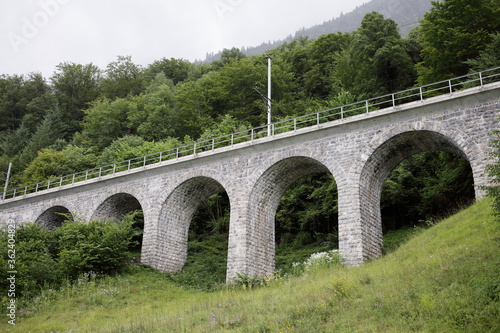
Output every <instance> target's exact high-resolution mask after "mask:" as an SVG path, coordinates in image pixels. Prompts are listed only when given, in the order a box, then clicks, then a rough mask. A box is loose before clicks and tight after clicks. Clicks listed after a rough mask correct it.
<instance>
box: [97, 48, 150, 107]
mask: <svg viewBox="0 0 500 333" xmlns="http://www.w3.org/2000/svg"><path fill="white" fill-rule="evenodd" d="M101 89H102V90H103V91H104V94H105V95H106V97H107V98H109V99H115V98H125V97H127V96H129V95H131V96H135V95H139V94H140V93H141V92H142V91H143V89H144V73H143V70H142V68H141V66H139V65H136V64H134V63H133V62H132V57H131V56H118V59H117V60H116V61H113V62H110V63H109V64H108V66H107V67H106V70H105V76H104V79H103V81H102V85H101Z"/></svg>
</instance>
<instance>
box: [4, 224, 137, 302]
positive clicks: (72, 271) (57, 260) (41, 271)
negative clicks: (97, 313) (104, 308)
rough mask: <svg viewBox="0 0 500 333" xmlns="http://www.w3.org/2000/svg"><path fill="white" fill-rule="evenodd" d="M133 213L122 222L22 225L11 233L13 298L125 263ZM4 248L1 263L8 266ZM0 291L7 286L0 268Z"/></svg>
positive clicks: (132, 236)
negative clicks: (53, 227)
mask: <svg viewBox="0 0 500 333" xmlns="http://www.w3.org/2000/svg"><path fill="white" fill-rule="evenodd" d="M140 232H141V231H140V230H137V229H136V228H134V220H133V218H132V215H130V216H127V217H125V218H124V219H123V220H122V221H121V222H106V221H92V222H90V223H83V222H75V221H66V222H65V223H63V224H62V226H61V227H60V228H58V229H56V230H54V231H49V230H47V229H45V228H43V227H41V226H39V225H37V224H23V225H21V226H19V227H18V229H17V231H16V235H15V241H16V242H15V251H16V269H17V280H16V293H17V297H19V296H21V295H23V296H26V297H28V296H30V295H33V294H37V293H38V292H39V291H40V289H41V288H42V287H52V288H57V287H58V286H60V285H61V283H63V282H66V281H73V280H75V279H76V278H78V277H79V276H81V275H82V274H87V275H88V274H95V275H97V274H99V275H102V274H110V273H114V272H116V271H117V270H119V269H120V268H122V267H124V266H125V265H126V264H127V263H128V261H129V259H130V258H131V256H132V253H131V252H130V250H131V249H133V248H134V246H135V245H136V242H137V241H136V240H135V237H136V236H137V233H140ZM7 235H8V234H7V230H1V233H0V244H1V246H2V248H3V249H7V242H8V237H7ZM7 255H8V254H7V252H6V251H2V256H1V257H0V262H1V263H2V267H7V265H6V264H7V260H8V257H7ZM0 277H1V279H0V280H1V281H0V290H2V293H1V294H2V295H5V293H4V292H3V291H5V290H7V289H8V288H7V287H8V281H7V272H6V270H3V271H2V272H0Z"/></svg>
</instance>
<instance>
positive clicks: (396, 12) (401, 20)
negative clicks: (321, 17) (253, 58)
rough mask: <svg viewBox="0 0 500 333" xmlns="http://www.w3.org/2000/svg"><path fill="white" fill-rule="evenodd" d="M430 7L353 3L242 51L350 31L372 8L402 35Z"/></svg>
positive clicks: (387, 1)
mask: <svg viewBox="0 0 500 333" xmlns="http://www.w3.org/2000/svg"><path fill="white" fill-rule="evenodd" d="M431 8H432V5H431V0H413V1H408V0H372V1H370V2H368V3H365V4H364V5H361V6H358V7H356V9H354V10H353V11H352V12H350V13H347V14H341V15H340V16H339V17H338V18H334V19H332V20H329V21H326V22H324V23H322V24H318V25H315V26H313V27H310V28H303V29H301V30H299V31H297V32H295V34H294V35H289V36H288V37H286V38H285V39H284V40H279V41H274V42H264V43H262V44H261V45H259V46H254V47H243V48H242V51H243V53H245V54H246V55H257V54H263V53H265V52H266V51H268V50H272V49H274V48H276V47H278V46H279V45H281V44H283V43H285V42H290V41H292V40H294V39H296V38H298V37H301V36H307V37H309V38H310V39H315V38H318V37H319V36H321V35H324V34H328V33H337V32H353V31H354V30H356V29H357V28H358V27H359V26H360V25H361V21H362V20H363V17H364V16H365V15H366V14H367V13H371V12H378V13H380V14H382V15H384V17H385V18H390V19H393V20H394V21H395V22H396V23H397V24H398V26H399V29H400V33H401V35H403V36H406V35H407V34H408V33H409V32H410V30H411V29H413V28H414V27H416V26H417V25H418V20H419V19H421V18H422V17H423V15H424V14H425V13H426V12H428V11H429V9H431ZM221 54H222V52H218V53H215V54H214V53H209V54H207V57H206V59H205V61H206V62H210V61H214V60H218V59H220V56H221Z"/></svg>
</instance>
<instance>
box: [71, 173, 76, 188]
mask: <svg viewBox="0 0 500 333" xmlns="http://www.w3.org/2000/svg"><path fill="white" fill-rule="evenodd" d="M74 183H75V174H73V180H72V181H71V185H73V184H74Z"/></svg>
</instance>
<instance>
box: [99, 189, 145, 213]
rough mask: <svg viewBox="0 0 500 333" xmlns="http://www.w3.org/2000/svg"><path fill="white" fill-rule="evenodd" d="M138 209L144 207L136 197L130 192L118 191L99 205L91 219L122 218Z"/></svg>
mask: <svg viewBox="0 0 500 333" xmlns="http://www.w3.org/2000/svg"><path fill="white" fill-rule="evenodd" d="M138 209H142V205H141V203H140V202H139V200H137V198H136V197H134V196H133V195H131V194H128V193H117V194H114V195H112V196H110V197H108V198H107V199H106V200H104V201H103V202H102V203H101V204H100V205H99V206H98V207H97V209H96V210H95V211H94V213H93V214H92V217H91V220H101V219H107V220H120V219H122V218H123V217H124V216H125V215H127V214H130V213H132V212H133V211H135V210H138Z"/></svg>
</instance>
